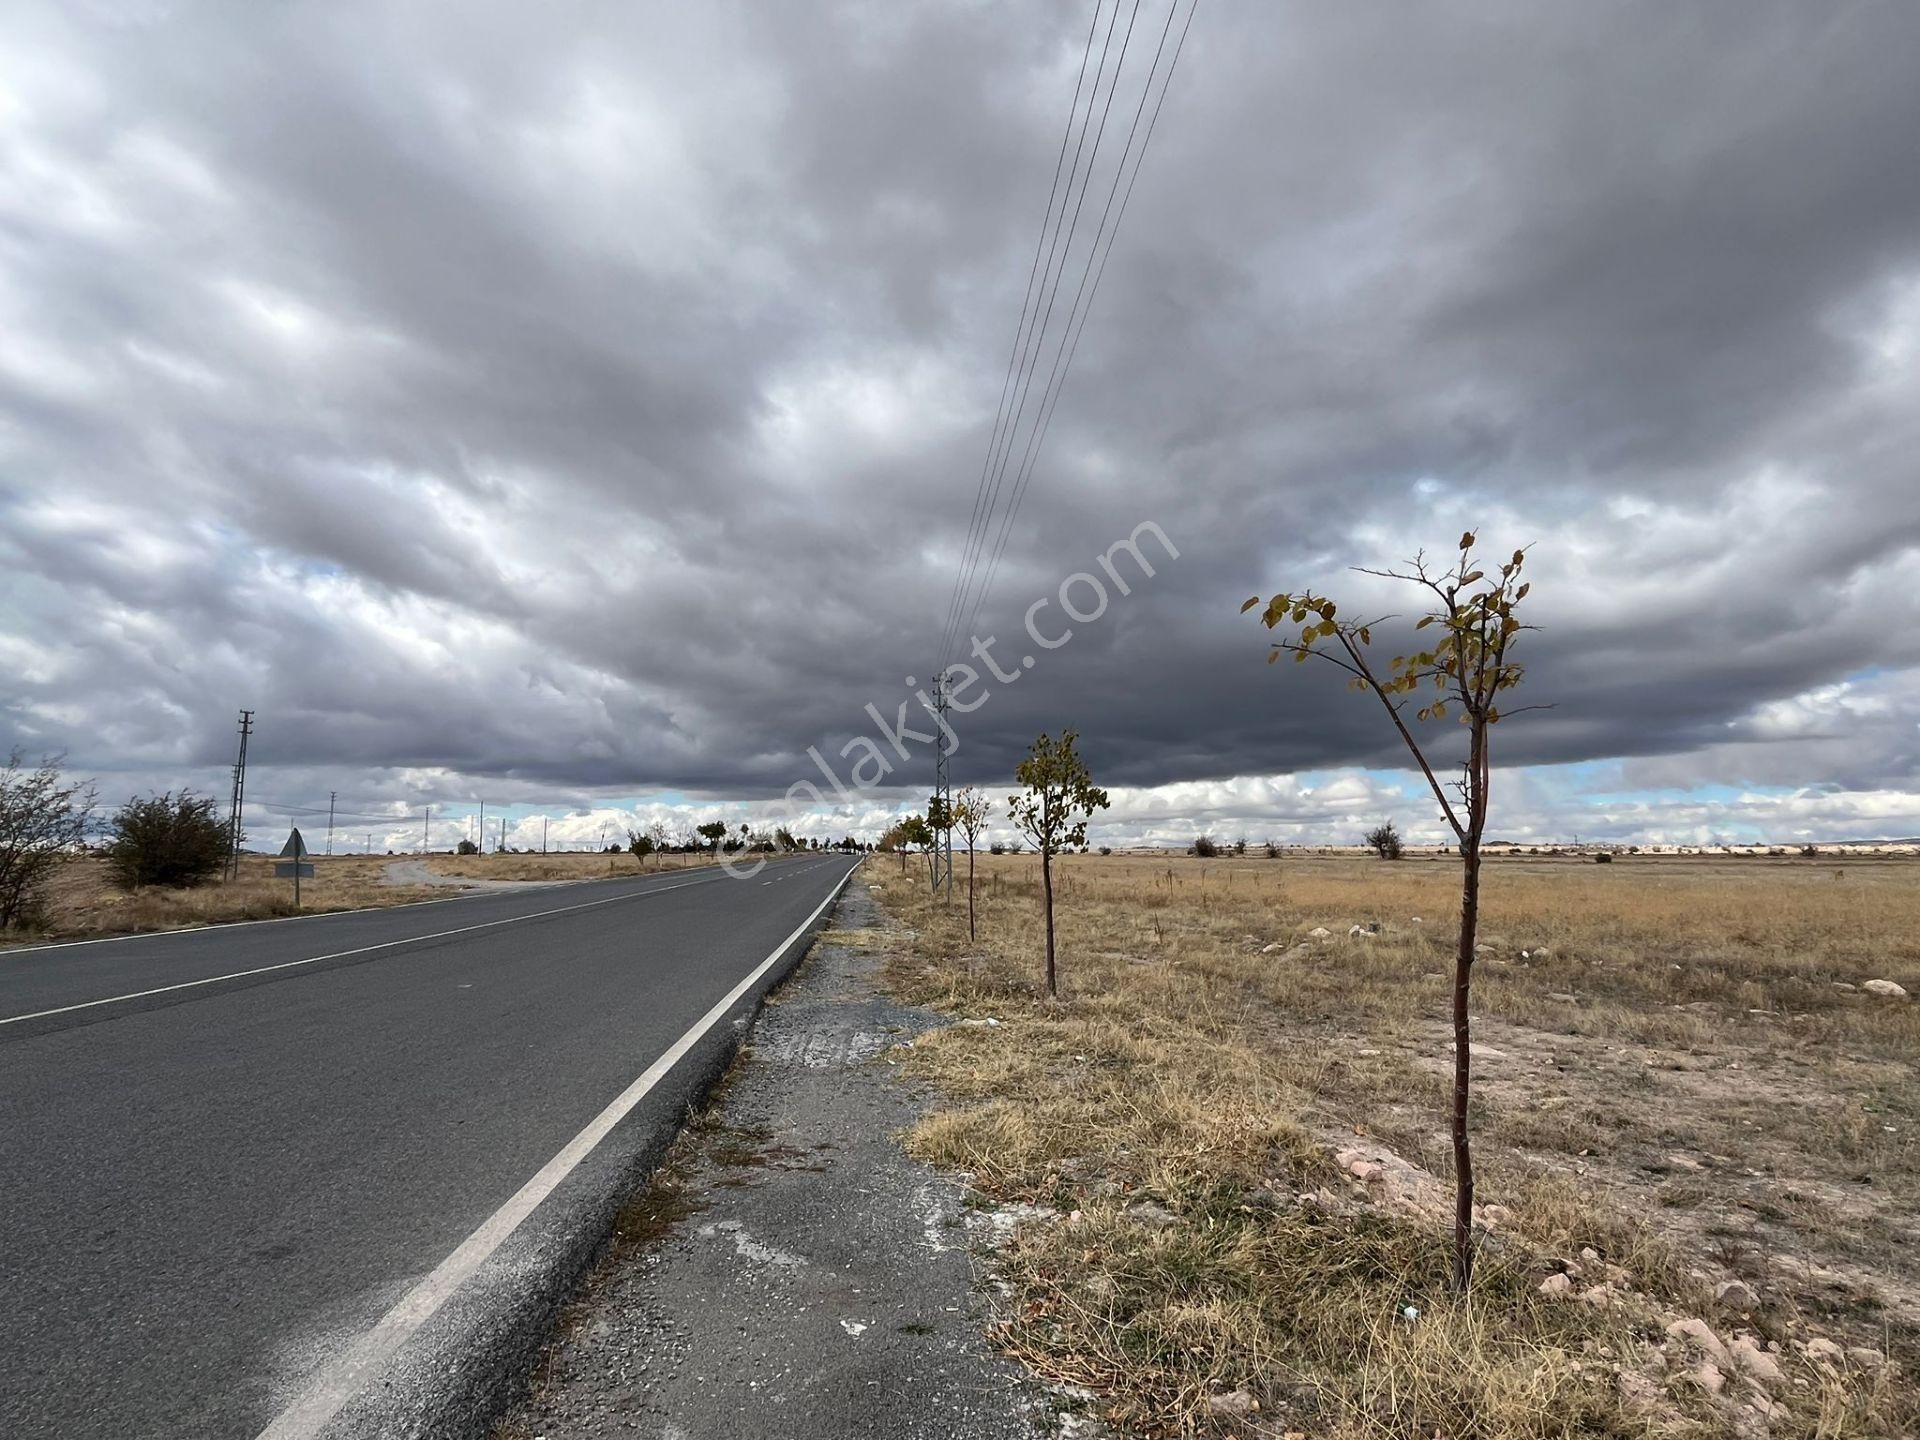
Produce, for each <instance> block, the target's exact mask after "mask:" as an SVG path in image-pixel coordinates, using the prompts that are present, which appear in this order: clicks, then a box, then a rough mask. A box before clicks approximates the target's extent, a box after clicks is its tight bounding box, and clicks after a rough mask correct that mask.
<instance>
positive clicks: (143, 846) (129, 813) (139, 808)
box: [107, 790, 231, 890]
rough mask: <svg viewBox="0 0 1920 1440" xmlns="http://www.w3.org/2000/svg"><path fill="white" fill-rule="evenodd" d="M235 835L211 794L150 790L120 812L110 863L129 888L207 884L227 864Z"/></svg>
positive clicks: (111, 842)
mask: <svg viewBox="0 0 1920 1440" xmlns="http://www.w3.org/2000/svg"><path fill="white" fill-rule="evenodd" d="M230 839H231V837H230V835H229V834H228V831H227V826H226V824H225V822H224V821H222V820H221V819H220V817H219V815H218V814H217V813H216V812H215V810H214V802H213V797H212V796H211V795H196V794H194V793H193V792H192V791H191V790H182V791H181V792H180V793H179V794H178V795H176V794H174V793H173V792H172V791H167V792H164V793H162V794H159V795H147V796H145V797H144V798H136V799H133V800H129V801H128V802H127V803H126V804H125V805H123V806H122V807H121V809H120V813H119V814H118V815H116V816H115V817H114V820H113V838H112V839H111V840H110V841H109V842H108V843H107V864H108V866H109V867H110V868H111V869H112V871H113V877H114V879H115V880H117V881H119V883H120V884H121V885H122V886H123V887H124V888H126V889H128V890H133V889H136V888H138V887H139V886H142V885H177V886H181V887H191V886H194V885H201V884H204V883H205V882H206V881H208V880H211V879H212V878H213V876H214V873H215V872H216V871H218V870H219V869H221V868H222V867H223V866H224V865H225V864H226V863H227V850H228V845H229V841H230Z"/></svg>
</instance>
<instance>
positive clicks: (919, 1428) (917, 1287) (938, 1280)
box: [496, 877, 1070, 1440]
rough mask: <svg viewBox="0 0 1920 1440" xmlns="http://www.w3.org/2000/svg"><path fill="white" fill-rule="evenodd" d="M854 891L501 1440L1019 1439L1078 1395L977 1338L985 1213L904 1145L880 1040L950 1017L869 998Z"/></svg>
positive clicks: (594, 1279) (905, 1097) (906, 1114)
mask: <svg viewBox="0 0 1920 1440" xmlns="http://www.w3.org/2000/svg"><path fill="white" fill-rule="evenodd" d="M883 923H884V922H883V920H882V917H881V915H880V913H879V912H878V910H877V909H876V907H875V906H874V904H873V902H872V900H871V899H870V898H869V897H868V894H867V891H866V888H865V886H864V884H863V883H862V882H861V880H860V879H859V878H858V877H856V879H855V881H854V883H853V884H852V885H850V886H849V887H848V889H847V892H846V894H845V895H844V896H843V897H842V898H841V900H840V903H839V906H838V908H837V910H836V912H835V914H834V917H833V927H834V928H832V929H829V930H827V931H825V932H823V933H822V935H821V937H820V940H819V942H818V943H817V944H816V946H815V947H814V950H813V953H812V954H811V955H810V956H809V958H808V959H807V960H806V962H805V963H804V964H803V965H802V967H801V968H800V969H799V970H798V971H797V972H796V974H795V975H794V977H793V978H792V979H790V980H789V981H788V982H787V983H786V984H785V985H784V986H783V987H782V988H781V989H780V990H779V991H778V992H776V993H775V994H774V995H773V996H772V997H771V998H770V999H769V1001H768V1002H767V1006H766V1008H765V1009H764V1011H763V1012H762V1014H761V1017H760V1019H759V1021H758V1024H757V1026H756V1028H755V1030H754V1032H753V1036H752V1039H751V1041H750V1044H749V1046H748V1048H747V1049H746V1050H745V1051H744V1052H743V1053H742V1055H741V1057H740V1059H739V1060H737V1061H736V1063H735V1065H734V1067H733V1070H732V1071H731V1072H730V1074H729V1076H728V1078H727V1080H726V1081H725V1082H723V1085H722V1087H721V1089H720V1091H719V1092H717V1094H716V1097H715V1099H714V1101H713V1102H712V1104H711V1105H710V1106H709V1107H708V1109H707V1110H706V1111H705V1112H704V1113H703V1114H701V1115H700V1116H698V1117H696V1118H695V1120H694V1121H693V1122H692V1123H691V1124H690V1125H689V1126H688V1128H687V1130H686V1131H685V1133H684V1134H683V1135H682V1137H681V1139H680V1141H679V1142H678V1143H677V1144H676V1145H675V1147H674V1150H673V1152H672V1154H671V1155H670V1156H669V1157H668V1160H667V1161H666V1163H665V1164H664V1165H663V1166H662V1168H661V1170H660V1171H659V1172H658V1174H657V1175H656V1178H655V1180H654V1182H653V1184H652V1186H651V1187H650V1189H649V1190H648V1192H647V1193H646V1194H645V1195H644V1196H642V1197H641V1198H640V1200H639V1201H637V1202H636V1203H635V1204H634V1205H632V1206H630V1207H629V1208H628V1210H627V1212H626V1213H625V1214H624V1215H623V1216H622V1219H621V1224H620V1227H619V1230H618V1232H617V1234H616V1239H615V1241H614V1243H613V1245H612V1247H611V1248H610V1251H609V1253H608V1255H607V1256H606V1257H605V1258H604V1259H603V1261H602V1262H601V1264H600V1265H599V1266H598V1267H597V1268H596V1270H595V1272H594V1274H593V1275H592V1276H591V1277H590V1279H589V1280H588V1281H587V1282H586V1284H585V1285H584V1287H583V1289H582V1292H581V1294H580V1295H579V1297H578V1298H577V1299H576V1300H575V1301H574V1302H573V1304H572V1305H571V1306H570V1307H569V1308H568V1310H567V1312H566V1313H565V1314H564V1315H563V1317H562V1319H561V1322H560V1324H559V1325H558V1326H557V1327H556V1330H555V1333H554V1335H553V1337H552V1339H551V1340H550V1342H549V1344H548V1346H547V1348H546V1351H545V1353H544V1355H543V1357H542V1359H541V1362H540V1364H539V1366H538V1368H537V1370H536V1373H535V1375H534V1377H533V1387H532V1395H531V1398H530V1399H529V1400H527V1401H526V1402H525V1403H524V1404H523V1405H522V1406H520V1407H519V1408H518V1409H517V1410H516V1411H514V1412H513V1413H511V1414H510V1415H508V1416H507V1417H506V1418H505V1419H503V1420H502V1421H501V1422H500V1425H499V1426H498V1428H497V1429H496V1436H497V1437H498V1440H531V1437H535V1436H539V1437H545V1440H592V1437H606V1436H616V1435H618V1436H631V1435H635V1434H639V1435H654V1436H660V1437H672V1440H709V1437H711V1440H719V1437H726V1440H745V1437H756V1436H766V1437H776V1436H777V1437H781V1440H787V1437H808V1436H818V1437H821V1440H842V1437H857V1436H888V1437H901V1440H913V1437H928V1440H932V1437H942V1440H946V1437H962V1440H1014V1437H1031V1436H1034V1435H1036V1434H1040V1433H1047V1432H1056V1431H1058V1430H1059V1429H1060V1428H1061V1424H1060V1420H1059V1418H1058V1417H1057V1415H1056V1412H1057V1411H1059V1410H1061V1409H1062V1408H1063V1407H1065V1406H1067V1405H1069V1404H1070V1402H1065V1401H1062V1400H1061V1399H1060V1398H1059V1397H1058V1396H1056V1395H1053V1394H1051V1393H1049V1392H1046V1391H1043V1390H1042V1389H1041V1388H1040V1387H1039V1386H1038V1385H1037V1384H1036V1383H1035V1382H1033V1381H1032V1379H1031V1378H1030V1377H1029V1376H1028V1375H1027V1373H1026V1372H1025V1371H1024V1370H1023V1369H1021V1368H1020V1367H1018V1366H1016V1365H1014V1364H1013V1363H1012V1362H1011V1361H1009V1360H1007V1359H1006V1358H1004V1357H1002V1356H1001V1355H999V1354H998V1353H996V1352H995V1351H994V1350H993V1349H992V1348H991V1347H990V1346H989V1345H988V1343H987V1341H986V1339H985V1336H984V1330H985V1326H986V1322H987V1316H986V1314H985V1310H986V1302H985V1300H984V1298H983V1292H982V1290H981V1288H980V1286H979V1285H978V1284H977V1283H976V1279H977V1277H976V1274H975V1268H974V1267H975V1259H974V1253H975V1252H974V1242H975V1241H984V1240H986V1239H989V1238H990V1237H991V1235H992V1232H993V1230H994V1226H993V1222H992V1218H991V1217H989V1216H983V1215H980V1214H978V1213H977V1212H971V1211H968V1210H967V1209H966V1208H965V1207H964V1206H963V1204H962V1192H961V1190H960V1188H959V1187H958V1185H957V1184H956V1183H955V1182H954V1181H953V1180H951V1179H949V1178H946V1177H943V1176H940V1175H938V1174H936V1173H935V1172H934V1171H932V1170H930V1169H928V1168H927V1167H925V1166H923V1165H920V1164H918V1163H916V1162H914V1161H912V1160H910V1159H908V1158H907V1156H906V1155H905V1154H904V1153H903V1152H902V1150H901V1148H900V1146H899V1143H898V1140H897V1138H896V1137H897V1135H898V1133H899V1132H900V1131H901V1130H902V1129H904V1128H905V1127H906V1126H908V1125H910V1124H911V1123H912V1122H913V1121H914V1120H915V1119H916V1118H918V1116H919V1115H920V1114H921V1113H922V1103H923V1102H922V1098H921V1096H920V1095H919V1094H918V1093H917V1092H916V1090H915V1089H914V1088H913V1087H910V1086H908V1085H906V1084H903V1083H901V1081H900V1080H899V1079H898V1078H897V1077H896V1076H895V1075H894V1074H892V1073H891V1067H890V1055H889V1051H890V1048H891V1047H892V1046H894V1045H896V1044H899V1043H901V1042H904V1041H907V1040H910V1039H911V1038H912V1037H913V1036H915V1035H916V1034H919V1033H922V1032H924V1031H926V1030H929V1029H931V1028H933V1027H935V1026H936V1025H938V1024H940V1023H942V1022H941V1021H940V1020H939V1018H938V1017H936V1016H934V1015H933V1014H932V1013H930V1012H927V1011H924V1010H915V1009H909V1008H906V1007H903V1006H901V1005H899V1004H897V1003H895V1002H893V1001H891V1000H889V999H886V998H884V997H883V996H882V995H881V994H880V992H879V988H878V980H877V976H878V972H879V968H880V964H881V960H882V958H883V957H882V954H881V953H880V951H879V950H878V949H877V948H876V941H878V942H882V943H884V935H883V932H882V931H881V930H880V929H879V928H877V927H880V926H881V925H882V924H883Z"/></svg>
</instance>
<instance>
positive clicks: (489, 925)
mask: <svg viewBox="0 0 1920 1440" xmlns="http://www.w3.org/2000/svg"><path fill="white" fill-rule="evenodd" d="M713 878H714V877H712V876H708V877H707V878H705V879H702V880H683V881H682V882H681V883H680V884H678V885H659V886H656V887H654V888H653V889H651V890H632V891H629V892H628V893H626V894H625V895H609V896H607V897H606V898H605V899H602V900H584V901H582V902H581V903H580V904H578V905H562V906H560V907H559V908H558V909H554V910H536V911H534V912H533V913H532V914H530V915H509V916H507V917H506V918H504V919H501V920H487V921H484V922H482V923H481V924H478V925H462V926H460V927H459V928H458V929H454V930H436V931H434V932H433V933H432V934H430V935H409V936H406V937H405V938H404V939H400V940H382V941H381V942H380V943H379V944H378V945H362V946H360V947H359V948H358V949H354V950H335V951H332V952H330V953H328V954H326V955H309V956H308V957H307V958H306V959H304V960H283V961H281V962H280V963H279V964H277V965H256V966H254V968H253V969H251V970H231V971H228V972H227V973H226V974H224V975H208V976H206V977H204V978H202V979H199V980H182V981H181V982H179V983H178V984H177V985H156V986H154V988H153V989H151V990H133V991H129V992H128V993H127V994H125V995H109V996H107V997H106V998H105V999H104V1000H82V1001H80V1002H79V1003H78V1004H76V1005H56V1006H55V1007H54V1008H53V1009H51V1010H35V1011H32V1012H30V1013H29V1014H26V1015H8V1016H6V1017H5V1018H4V1019H0V1025H18V1024H20V1023H21V1022H23V1021H26V1020H44V1019H46V1017H47V1016H49V1015H69V1014H72V1013H73V1012H74V1011H75V1010H92V1009H94V1008H96V1007H97V1006H101V1005H118V1004H120V1003H122V1002H123V1001H127V1000H144V999H146V998H147V997H148V996H149V995H166V994H169V993H171V992H172V991H175V990H195V989H198V988H199V987H200V986H202V985H218V984H219V983H220V982H221V981H222V980H244V979H246V978H247V977H248V976H249V975H271V974H272V973H273V972H274V971H276V970H294V969H297V968H299V967H300V966H302V965H318V964H319V963H320V962H321V961H322V960H344V959H346V958H347V957H348V956H350V955H370V954H372V953H373V952H374V951H375V950H391V949H393V948H394V947H395V946H397V945H417V944H419V943H420V942H421V941H423V940H444V939H445V938H446V937H447V936H449V935H470V934H472V933H473V932H474V931H476V930H492V929H494V928H495V927H496V926H500V925H517V924H519V923H520V922H521V921H522V920H540V919H544V918H545V917H546V916H548V915H565V914H566V913H567V912H568V911H570V910H591V909H593V908H594V906H596V905H612V904H615V903H617V902H619V901H621V900H639V899H642V898H643V897H645V896H648V895H664V894H666V893H667V892H668V891H669V890H685V889H687V888H688V887H689V886H693V885H710V884H712V883H713Z"/></svg>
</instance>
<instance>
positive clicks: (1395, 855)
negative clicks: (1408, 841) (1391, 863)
mask: <svg viewBox="0 0 1920 1440" xmlns="http://www.w3.org/2000/svg"><path fill="white" fill-rule="evenodd" d="M1367 848H1368V849H1370V850H1372V851H1373V853H1374V854H1376V855H1378V856H1379V857H1380V858H1381V859H1382V860H1398V859H1399V858H1400V857H1401V856H1402V855H1403V854H1405V853H1406V851H1405V847H1403V846H1402V845H1401V843H1400V832H1399V831H1398V830H1396V829H1394V828H1393V821H1391V820H1388V821H1386V822H1385V823H1384V824H1381V825H1379V826H1377V827H1376V828H1374V829H1372V830H1369V831H1368V832H1367Z"/></svg>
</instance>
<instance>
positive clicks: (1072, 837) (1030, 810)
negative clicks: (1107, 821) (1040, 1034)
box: [1007, 730, 1107, 999]
mask: <svg viewBox="0 0 1920 1440" xmlns="http://www.w3.org/2000/svg"><path fill="white" fill-rule="evenodd" d="M1079 738H1080V737H1079V735H1078V734H1077V733H1076V732H1075V731H1072V730H1062V731H1061V732H1060V738H1059V739H1058V740H1054V739H1053V738H1052V737H1051V736H1047V735H1042V736H1040V738H1039V739H1037V740H1035V741H1034V742H1033V748H1032V749H1031V750H1029V751H1028V752H1027V758H1026V759H1024V760H1022V761H1021V762H1020V768H1019V769H1017V770H1016V771H1014V775H1013V778H1014V779H1015V780H1016V781H1018V782H1019V783H1020V784H1021V785H1022V786H1024V787H1025V788H1024V789H1022V790H1021V792H1020V793H1019V794H1017V795H1010V796H1008V797H1007V813H1008V815H1009V816H1010V817H1011V818H1012V820H1013V823H1014V824H1015V825H1016V826H1018V827H1019V828H1020V831H1021V833H1022V834H1024V835H1025V836H1026V837H1027V838H1028V839H1029V840H1031V841H1032V842H1033V848H1034V849H1036V850H1038V851H1039V852H1040V893H1041V896H1042V898H1043V900H1044V901H1045V903H1046V912H1047V995H1048V998H1050V999H1051V998H1056V997H1058V995H1059V994H1060V986H1059V982H1058V979H1057V977H1056V971H1055V967H1054V944H1053V857H1054V856H1055V855H1057V854H1058V853H1059V852H1060V850H1061V848H1062V847H1064V846H1068V845H1084V844H1086V843H1087V821H1089V820H1091V819H1092V818H1093V812H1094V811H1096V810H1104V809H1106V808H1107V792H1106V791H1104V790H1102V789H1101V788H1100V787H1099V786H1098V785H1095V784H1094V783H1093V776H1092V775H1091V774H1089V773H1088V771H1087V767H1086V763H1085V762H1084V761H1082V760H1081V758H1080V754H1079V752H1078V750H1076V749H1075V745H1076V743H1077V742H1078V740H1079Z"/></svg>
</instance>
